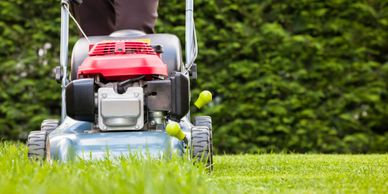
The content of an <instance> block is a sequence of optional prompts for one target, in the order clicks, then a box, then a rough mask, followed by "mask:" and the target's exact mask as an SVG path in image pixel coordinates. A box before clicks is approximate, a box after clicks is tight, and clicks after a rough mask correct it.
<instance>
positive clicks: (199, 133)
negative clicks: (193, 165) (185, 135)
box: [191, 126, 213, 170]
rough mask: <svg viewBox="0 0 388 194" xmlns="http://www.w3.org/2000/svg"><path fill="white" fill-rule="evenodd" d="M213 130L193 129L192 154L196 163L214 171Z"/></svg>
mask: <svg viewBox="0 0 388 194" xmlns="http://www.w3.org/2000/svg"><path fill="white" fill-rule="evenodd" d="M210 137H211V130H210V129H209V128H208V127H206V126H194V127H193V128H191V154H192V158H193V159H194V160H195V161H196V162H202V163H204V164H205V166H206V167H207V168H208V169H210V170H212V169H213V151H212V149H211V145H212V143H211V139H210Z"/></svg>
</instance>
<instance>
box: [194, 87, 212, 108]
mask: <svg viewBox="0 0 388 194" xmlns="http://www.w3.org/2000/svg"><path fill="white" fill-rule="evenodd" d="M212 99H213V95H212V93H211V92H209V91H207V90H204V91H202V92H201V93H200V94H199V96H198V99H197V101H195V103H194V105H195V106H196V107H197V108H198V109H201V108H202V107H203V106H205V105H206V104H208V103H209V102H211V101H212Z"/></svg>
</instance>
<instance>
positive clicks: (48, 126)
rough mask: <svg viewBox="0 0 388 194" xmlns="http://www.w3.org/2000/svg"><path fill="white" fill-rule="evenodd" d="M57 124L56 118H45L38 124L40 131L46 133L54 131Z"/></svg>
mask: <svg viewBox="0 0 388 194" xmlns="http://www.w3.org/2000/svg"><path fill="white" fill-rule="evenodd" d="M58 125H59V121H58V120H56V119H46V120H44V121H43V122H42V124H41V125H40V131H47V133H51V132H52V131H54V130H55V129H56V128H57V127H58Z"/></svg>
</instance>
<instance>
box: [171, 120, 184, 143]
mask: <svg viewBox="0 0 388 194" xmlns="http://www.w3.org/2000/svg"><path fill="white" fill-rule="evenodd" d="M166 132H167V134H168V135H169V136H172V137H176V138H177V139H179V140H183V139H185V137H186V135H185V134H184V133H183V132H182V129H181V127H180V126H179V124H178V123H176V122H170V123H168V124H167V126H166Z"/></svg>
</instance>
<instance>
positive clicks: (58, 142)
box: [47, 117, 190, 162]
mask: <svg viewBox="0 0 388 194" xmlns="http://www.w3.org/2000/svg"><path fill="white" fill-rule="evenodd" d="M180 125H181V128H182V131H183V132H184V133H185V134H186V136H188V137H190V124H189V122H186V120H185V119H183V120H182V122H181V123H180ZM91 127H92V124H91V123H89V122H81V121H76V120H73V119H71V118H69V117H66V119H65V120H64V121H63V122H62V124H61V125H60V126H58V128H57V129H56V130H54V131H53V132H52V133H50V134H49V137H48V141H47V143H48V146H47V149H49V157H48V159H49V160H59V161H63V162H67V161H71V160H76V159H84V160H91V159H104V158H107V157H109V158H117V157H122V156H129V155H132V154H135V155H136V154H141V155H149V156H150V157H152V158H160V157H161V156H166V155H170V154H172V153H175V154H178V155H183V153H184V151H185V150H184V149H185V148H184V145H183V142H182V141H179V140H178V139H176V138H173V137H171V136H169V135H167V134H166V132H165V131H160V130H155V131H127V132H91V131H90V129H91Z"/></svg>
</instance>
